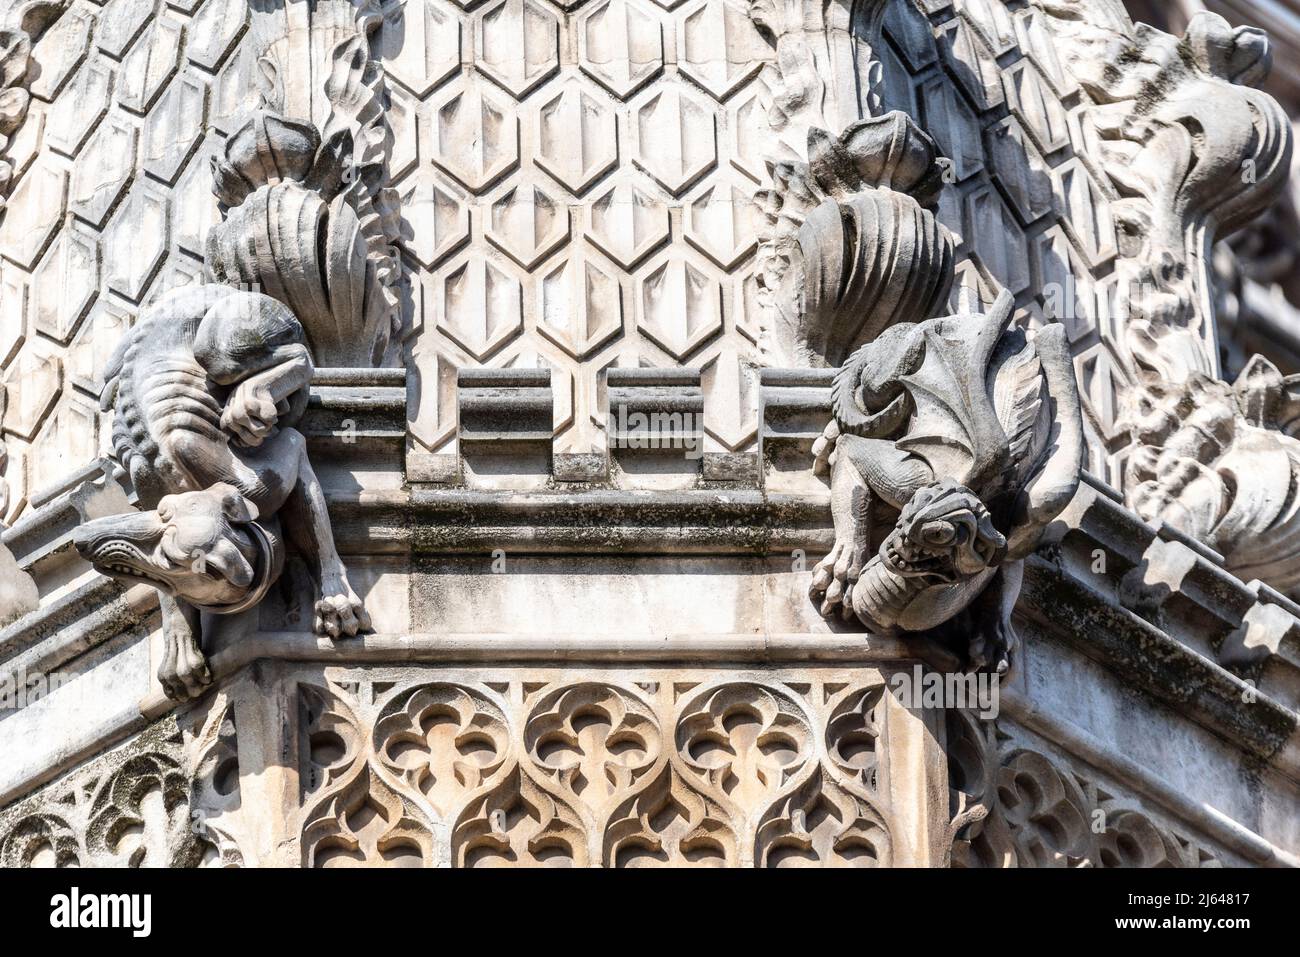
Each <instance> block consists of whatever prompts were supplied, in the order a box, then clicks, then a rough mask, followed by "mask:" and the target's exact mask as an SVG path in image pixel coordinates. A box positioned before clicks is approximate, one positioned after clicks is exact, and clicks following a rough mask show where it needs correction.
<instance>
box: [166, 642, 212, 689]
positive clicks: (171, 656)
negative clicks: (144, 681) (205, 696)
mask: <svg viewBox="0 0 1300 957" xmlns="http://www.w3.org/2000/svg"><path fill="white" fill-rule="evenodd" d="M158 681H159V682H160V683H161V684H162V686H163V691H164V693H166V695H167V697H169V698H171V699H172V700H173V701H184V700H186V699H187V698H197V697H198V696H199V695H201V694H202V693H203V692H204V690H205V689H206V688H207V687H208V685H210V684H212V671H211V669H210V668H208V659H207V658H205V657H204V655H203V652H202V651H200V650H199V648H198V645H197V644H195V642H194V641H193V640H192V639H190V638H183V639H180V640H177V641H173V642H168V644H167V650H166V653H165V655H164V657H163V661H162V664H161V665H159V667H158Z"/></svg>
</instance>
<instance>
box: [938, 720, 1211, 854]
mask: <svg viewBox="0 0 1300 957" xmlns="http://www.w3.org/2000/svg"><path fill="white" fill-rule="evenodd" d="M947 752H948V780H949V798H950V812H951V824H950V825H949V835H950V838H951V848H950V864H951V866H952V867H963V868H965V867H1132V868H1145V867H1221V866H1222V865H1223V862H1222V861H1221V860H1220V858H1219V856H1218V855H1217V853H1216V852H1215V851H1214V850H1213V849H1212V848H1210V847H1207V846H1205V845H1204V844H1202V843H1200V842H1199V841H1198V840H1197V839H1195V838H1193V837H1190V836H1188V835H1185V834H1183V833H1180V832H1179V831H1178V830H1176V829H1174V828H1171V827H1169V826H1168V825H1166V824H1164V823H1162V822H1161V821H1160V819H1159V817H1158V815H1153V814H1152V813H1151V812H1150V811H1149V810H1148V809H1146V808H1144V807H1143V806H1142V805H1140V804H1139V803H1138V802H1136V801H1134V800H1132V799H1131V798H1129V797H1126V796H1124V795H1122V794H1119V793H1116V792H1114V791H1112V790H1111V789H1110V788H1108V787H1107V786H1105V785H1102V784H1100V783H1098V782H1096V781H1094V780H1091V779H1090V777H1089V776H1088V775H1086V774H1083V773H1080V772H1079V771H1077V770H1075V769H1074V768H1073V767H1071V766H1069V765H1068V764H1066V763H1064V762H1062V761H1060V760H1058V759H1056V758H1054V757H1051V756H1049V755H1047V754H1045V753H1043V752H1041V751H1037V750H1034V749H1032V748H1026V747H1022V746H1018V745H1016V744H1015V743H1014V742H1013V741H1012V739H1011V738H1010V737H1009V736H1008V735H1007V734H1004V733H1003V732H1001V731H1000V730H999V729H998V727H997V725H996V723H995V722H981V721H980V720H979V719H977V718H975V717H974V716H972V715H971V714H970V713H969V712H960V711H952V712H949V718H948V727H947Z"/></svg>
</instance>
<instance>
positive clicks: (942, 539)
mask: <svg viewBox="0 0 1300 957" xmlns="http://www.w3.org/2000/svg"><path fill="white" fill-rule="evenodd" d="M956 538H957V530H956V529H955V528H953V527H952V526H951V525H949V524H948V523H947V522H927V523H926V524H925V525H924V526H923V527H922V528H921V539H922V540H923V541H924V542H925V543H926V544H927V545H951V544H952V543H953V541H955V540H956Z"/></svg>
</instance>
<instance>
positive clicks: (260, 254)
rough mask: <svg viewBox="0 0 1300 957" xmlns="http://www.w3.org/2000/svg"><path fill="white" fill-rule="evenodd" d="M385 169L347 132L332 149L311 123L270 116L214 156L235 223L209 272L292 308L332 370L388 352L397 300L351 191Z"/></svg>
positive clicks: (218, 236) (223, 233) (209, 259)
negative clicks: (360, 157) (359, 150)
mask: <svg viewBox="0 0 1300 957" xmlns="http://www.w3.org/2000/svg"><path fill="white" fill-rule="evenodd" d="M382 172H383V171H382V166H380V167H376V168H365V167H362V168H360V169H358V167H357V165H356V160H355V159H354V157H353V140H352V132H351V130H350V129H348V128H347V127H346V126H344V127H342V128H341V129H339V130H338V131H337V132H336V133H335V134H334V135H333V136H332V137H331V138H330V139H329V140H328V141H327V142H324V143H322V142H321V137H320V134H319V132H318V131H317V130H316V128H315V127H314V126H312V125H311V124H310V123H306V122H303V121H296V120H292V119H287V118H285V117H282V116H277V115H275V114H272V113H267V112H265V111H258V112H257V113H256V114H254V116H253V117H252V118H251V119H250V120H249V121H248V122H247V123H246V124H245V125H244V126H242V127H240V128H239V129H238V130H237V131H236V132H235V133H234V134H233V135H232V136H231V137H230V139H228V140H227V141H226V148H225V156H224V158H223V159H221V160H216V159H214V160H213V173H212V176H213V182H214V183H215V188H216V194H217V198H218V200H219V201H220V206H221V209H222V210H223V211H224V213H225V221H224V222H222V223H221V224H219V225H217V226H214V227H213V228H212V230H211V231H210V232H209V233H208V238H207V251H206V264H207V268H208V270H209V271H210V272H211V274H212V276H213V278H214V279H216V280H217V281H218V282H222V283H227V284H229V285H232V286H247V287H251V288H255V289H260V290H261V291H263V292H265V293H266V294H268V295H270V296H274V297H275V298H276V299H278V300H280V301H281V302H283V303H284V304H285V305H286V306H288V307H289V308H290V309H292V310H293V312H294V315H295V316H297V318H298V321H299V322H301V323H302V326H303V331H304V332H305V333H306V335H307V341H308V344H309V345H310V347H311V351H312V357H313V359H314V360H315V361H316V362H317V363H318V364H319V365H322V366H366V365H375V364H377V363H379V362H381V361H382V360H383V356H384V353H385V351H386V350H387V348H388V341H389V336H390V334H391V333H392V331H393V321H394V316H395V312H394V309H393V303H392V301H390V296H389V295H388V294H387V291H386V289H385V287H384V284H383V282H382V281H381V278H380V272H379V269H378V267H377V265H376V263H375V262H372V261H371V257H370V247H369V243H368V240H367V236H366V230H365V227H364V226H363V224H362V221H361V219H360V218H359V217H358V215H357V212H356V210H355V208H354V207H353V205H352V203H351V202H350V200H349V190H348V187H349V186H351V185H353V183H354V181H355V180H356V178H357V177H359V176H362V177H371V178H375V177H379V176H382Z"/></svg>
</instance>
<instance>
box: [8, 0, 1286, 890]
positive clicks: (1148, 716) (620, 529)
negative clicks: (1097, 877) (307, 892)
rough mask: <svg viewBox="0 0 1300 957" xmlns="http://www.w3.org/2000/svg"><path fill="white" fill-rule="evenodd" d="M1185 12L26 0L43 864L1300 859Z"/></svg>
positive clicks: (1267, 381)
mask: <svg viewBox="0 0 1300 957" xmlns="http://www.w3.org/2000/svg"><path fill="white" fill-rule="evenodd" d="M1185 19H1186V22H1182V23H1178V24H1169V23H1166V24H1164V26H1165V27H1167V28H1168V29H1167V30H1166V29H1159V28H1157V27H1153V26H1148V25H1145V24H1135V22H1134V21H1133V20H1132V19H1131V18H1130V16H1129V14H1128V13H1127V12H1126V11H1125V9H1124V7H1123V6H1122V4H1121V3H1120V2H1119V0H806V2H799V0H795V2H790V0H316V2H313V3H308V2H306V0H0V195H2V196H3V212H0V672H2V674H0V680H2V681H3V683H2V684H0V692H3V709H4V710H3V711H0V753H3V754H4V755H5V757H6V760H5V762H4V763H3V767H0V863H3V864H4V865H7V866H33V865H60V866H64V865H74V864H76V865H83V866H84V865H117V866H141V865H151V866H199V865H234V866H254V865H259V864H262V865H265V864H277V865H301V866H333V865H340V864H342V865H347V864H359V865H378V866H382V865H422V866H446V867H464V866H490V865H498V866H525V865H550V866H555V865H571V866H611V867H613V866H633V865H638V866H639V865H654V864H663V865H678V866H694V865H716V866H732V867H741V866H744V867H749V866H789V865H814V866H873V865H877V866H917V867H948V866H954V867H1009V866H1105V867H1153V866H1158V865H1170V864H1172V865H1177V866H1188V867H1202V866H1242V865H1249V866H1261V865H1266V866H1277V865H1281V866H1294V865H1297V864H1300V802H1298V801H1297V794H1298V789H1300V605H1297V604H1296V601H1297V600H1298V599H1300V509H1298V508H1297V505H1296V503H1295V500H1294V488H1295V486H1296V483H1297V479H1298V478H1300V443H1298V442H1297V439H1296V438H1295V437H1294V435H1295V433H1297V432H1300V379H1296V378H1294V377H1292V376H1291V375H1290V373H1291V372H1293V371H1295V369H1294V367H1293V366H1292V365H1291V364H1290V363H1289V362H1288V361H1286V360H1285V359H1284V358H1279V357H1277V356H1268V355H1263V356H1261V355H1255V354H1254V352H1252V351H1249V347H1250V345H1251V343H1252V342H1256V341H1259V342H1263V341H1264V340H1260V339H1250V338H1249V337H1248V336H1244V335H1242V334H1239V333H1240V331H1241V330H1242V329H1245V328H1246V324H1245V323H1244V322H1243V323H1239V324H1238V325H1236V326H1232V327H1231V328H1228V327H1227V326H1225V325H1224V317H1225V316H1227V313H1226V312H1225V310H1226V309H1228V307H1229V305H1230V304H1228V303H1226V302H1225V297H1224V296H1223V295H1222V293H1223V289H1224V280H1223V278H1222V274H1220V275H1219V276H1218V277H1216V271H1215V259H1216V255H1215V252H1214V251H1215V249H1216V244H1218V243H1219V242H1220V240H1224V241H1227V240H1228V239H1229V237H1231V236H1232V235H1233V234H1234V233H1237V232H1238V231H1240V230H1242V229H1250V228H1252V227H1251V224H1252V223H1253V222H1257V221H1258V217H1259V216H1261V214H1263V215H1270V213H1269V212H1268V211H1269V210H1271V209H1275V208H1276V203H1277V202H1278V197H1279V195H1281V194H1282V193H1283V191H1284V190H1285V188H1286V185H1287V178H1288V172H1289V168H1290V165H1291V158H1292V144H1291V140H1292V134H1291V121H1290V119H1289V118H1288V115H1287V113H1286V111H1285V110H1284V109H1283V107H1282V106H1280V105H1279V103H1278V102H1277V100H1276V99H1274V97H1273V96H1271V95H1270V94H1269V93H1268V92H1265V89H1264V88H1263V87H1262V84H1264V83H1265V82H1266V77H1267V75H1268V71H1269V61H1270V59H1271V56H1272V53H1271V51H1270V47H1269V42H1268V39H1267V37H1266V36H1265V35H1264V33H1263V32H1261V31H1259V30H1255V29H1252V28H1248V27H1234V26H1232V25H1230V24H1229V23H1228V22H1227V21H1225V20H1224V19H1222V18H1221V17H1219V16H1217V15H1214V14H1210V13H1200V14H1199V15H1196V16H1194V17H1190V18H1185ZM1292 66H1294V64H1290V65H1288V69H1290V68H1291V67H1292ZM1218 248H1224V247H1223V246H1222V245H1221V244H1220V246H1219V247H1218ZM1238 248H1240V247H1238ZM1233 315H1237V313H1233ZM1234 330H1235V331H1234ZM1261 348H1262V347H1261ZM1243 350H1245V351H1244V352H1243ZM970 690H974V691H982V692H983V694H982V695H976V696H975V699H974V700H971V698H970V697H969V696H966V697H963V694H962V693H963V692H964V691H970ZM994 690H996V697H991V696H992V695H993V692H994ZM959 698H960V699H961V700H956V699H959Z"/></svg>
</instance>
